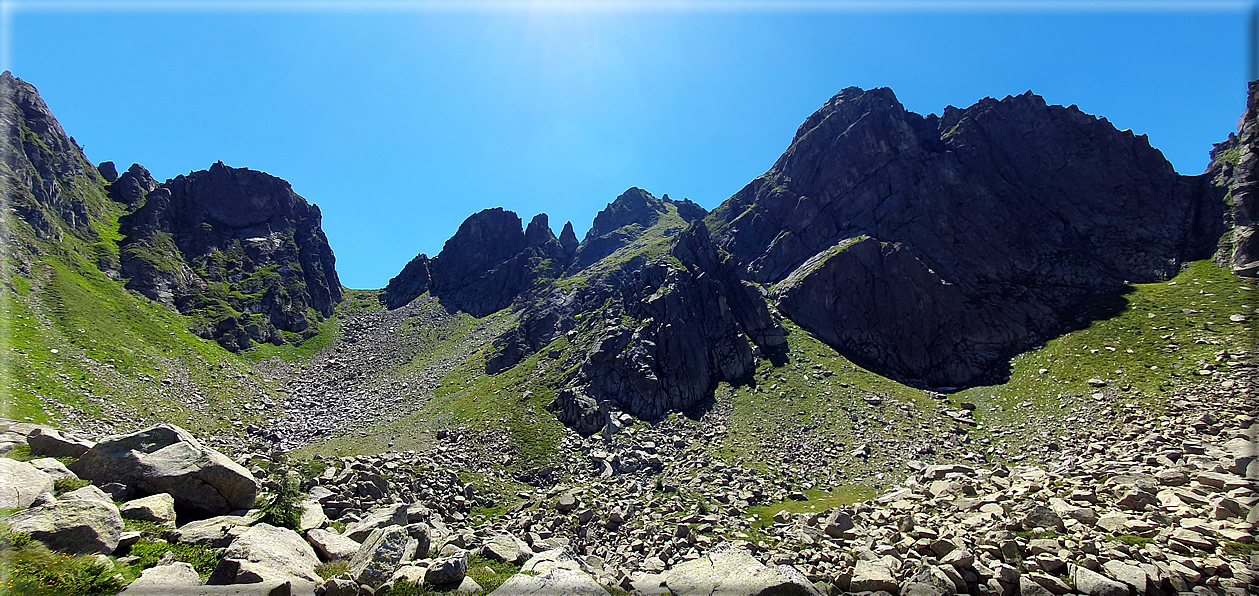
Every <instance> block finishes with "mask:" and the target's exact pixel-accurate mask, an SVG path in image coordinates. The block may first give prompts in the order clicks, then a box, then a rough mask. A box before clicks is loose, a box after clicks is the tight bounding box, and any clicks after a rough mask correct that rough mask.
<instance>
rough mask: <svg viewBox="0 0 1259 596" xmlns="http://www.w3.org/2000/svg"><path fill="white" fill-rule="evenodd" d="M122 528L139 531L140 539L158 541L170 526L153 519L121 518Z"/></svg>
mask: <svg viewBox="0 0 1259 596" xmlns="http://www.w3.org/2000/svg"><path fill="white" fill-rule="evenodd" d="M122 529H123V530H124V531H127V532H139V533H140V540H147V541H149V542H158V541H159V540H162V539H163V536H165V535H166V531H167V530H169V529H170V527H168V526H164V525H162V524H159V523H157V522H153V521H145V520H139V519H124V520H122Z"/></svg>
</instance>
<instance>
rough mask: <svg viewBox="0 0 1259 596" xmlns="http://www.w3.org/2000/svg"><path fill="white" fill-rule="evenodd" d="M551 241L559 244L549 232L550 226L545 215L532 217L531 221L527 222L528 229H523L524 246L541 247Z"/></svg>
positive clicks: (540, 214) (552, 233)
mask: <svg viewBox="0 0 1259 596" xmlns="http://www.w3.org/2000/svg"><path fill="white" fill-rule="evenodd" d="M552 240H554V241H556V242H559V240H558V239H556V238H555V233H554V232H552V231H551V224H550V223H549V219H548V218H547V216H546V214H545V213H539V214H537V215H535V216H533V219H532V220H530V221H529V227H528V228H525V246H528V247H534V246H542V245H543V244H546V243H547V242H550V241H552Z"/></svg>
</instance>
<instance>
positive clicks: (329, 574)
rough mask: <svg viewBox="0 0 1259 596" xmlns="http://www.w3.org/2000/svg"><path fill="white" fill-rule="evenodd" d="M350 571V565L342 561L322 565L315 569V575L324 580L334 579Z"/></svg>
mask: <svg viewBox="0 0 1259 596" xmlns="http://www.w3.org/2000/svg"><path fill="white" fill-rule="evenodd" d="M349 570H350V564H349V563H347V562H345V561H342V560H337V561H329V562H327V563H320V564H319V565H318V566H317V567H315V573H317V574H318V575H319V577H322V578H324V579H332V578H334V577H336V576H338V575H341V574H342V573H345V572H347V571H349Z"/></svg>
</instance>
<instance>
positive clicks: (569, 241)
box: [559, 221, 581, 261]
mask: <svg viewBox="0 0 1259 596" xmlns="http://www.w3.org/2000/svg"><path fill="white" fill-rule="evenodd" d="M559 241H560V246H562V247H564V255H565V256H566V257H567V258H566V259H565V260H566V261H571V260H572V259H573V255H575V254H577V246H578V245H579V244H581V243H580V242H578V241H577V233H576V232H574V231H573V222H571V221H566V222H564V229H563V231H561V232H560V237H559Z"/></svg>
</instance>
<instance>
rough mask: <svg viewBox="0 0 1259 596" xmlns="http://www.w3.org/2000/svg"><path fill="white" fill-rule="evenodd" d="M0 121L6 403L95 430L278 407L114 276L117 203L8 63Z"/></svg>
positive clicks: (238, 418)
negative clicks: (1, 126)
mask: <svg viewBox="0 0 1259 596" xmlns="http://www.w3.org/2000/svg"><path fill="white" fill-rule="evenodd" d="M0 120H2V121H3V124H4V129H5V130H4V136H3V140H2V143H3V146H2V147H0V149H2V150H3V156H4V163H3V166H0V186H2V187H3V188H2V190H3V194H2V199H3V207H4V208H3V210H2V213H0V249H2V252H3V256H4V261H3V263H0V272H2V273H3V278H2V283H0V307H2V309H3V317H2V327H0V354H3V356H0V365H2V366H0V372H2V377H3V402H2V403H0V405H2V406H3V415H4V416H8V417H13V418H18V419H23V418H24V419H29V420H34V421H41V422H43V421H50V420H53V419H60V420H62V421H66V422H70V423H72V424H74V425H75V426H78V427H80V428H86V429H90V430H98V431H99V430H109V431H115V430H118V429H124V428H133V427H135V426H138V425H142V424H145V423H154V422H158V421H174V422H177V423H179V424H183V425H186V426H188V427H190V428H195V429H199V430H204V431H208V432H214V433H216V435H218V434H220V433H221V434H222V437H216V438H212V439H211V441H214V442H217V441H220V440H225V439H226V438H228V437H229V436H230V435H231V434H232V433H233V432H235V431H234V429H235V428H237V427H239V426H241V425H243V424H245V423H247V422H249V421H252V420H258V419H260V418H261V417H262V416H263V415H264V412H265V411H266V410H267V409H268V408H269V407H273V406H275V405H276V404H275V402H274V401H272V399H271V397H270V393H269V392H268V390H267V389H266V385H265V383H264V382H263V380H262V379H260V378H259V376H258V375H257V374H256V373H255V372H254V371H253V370H252V369H251V368H249V367H248V366H246V365H244V364H243V363H241V362H240V361H238V360H236V359H235V358H233V357H230V355H229V354H227V353H226V352H224V351H223V350H222V349H221V348H219V347H218V346H216V345H214V344H212V343H207V342H204V341H203V340H201V339H200V338H197V337H196V336H194V335H192V334H191V333H189V331H188V329H189V328H190V327H191V324H190V321H189V320H188V319H187V318H185V317H181V316H179V314H178V313H176V312H174V311H172V310H170V309H168V308H166V307H164V306H162V305H160V304H157V303H154V302H151V301H149V300H148V299H145V298H143V297H138V296H136V295H133V294H130V293H128V292H127V291H126V290H124V289H123V287H122V281H121V280H120V278H119V276H120V275H121V271H120V270H121V265H120V262H121V259H120V254H121V251H120V249H119V243H120V242H121V241H122V240H123V237H122V235H121V234H120V232H119V219H120V218H122V217H123V216H125V215H126V213H127V212H128V207H127V205H126V204H125V203H123V202H118V201H115V200H112V199H111V198H110V197H111V196H114V193H113V192H111V191H112V190H113V188H112V187H111V186H109V185H107V183H106V181H105V179H103V178H102V175H101V174H100V173H98V171H97V169H96V168H95V167H93V166H92V165H91V163H90V162H89V161H88V160H87V158H86V156H85V155H84V154H83V151H82V149H81V148H79V147H78V145H76V144H75V143H74V141H73V139H72V138H70V137H68V136H67V135H66V134H65V132H64V131H63V130H62V128H61V125H60V124H58V123H57V120H56V118H54V117H53V115H52V113H51V112H50V111H49V109H48V106H47V105H46V104H45V103H44V102H43V100H42V99H40V97H39V94H38V92H37V91H36V90H35V88H34V87H32V86H31V85H30V84H28V83H26V82H24V81H22V80H20V79H16V78H14V77H13V76H12V75H11V74H10V73H7V72H6V73H4V74H2V75H0ZM103 169H106V170H108V168H103ZM131 172H134V173H141V172H142V168H141V169H137V168H135V167H133V168H132V170H131ZM129 173H130V172H129ZM143 174H144V175H146V176H147V172H143Z"/></svg>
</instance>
